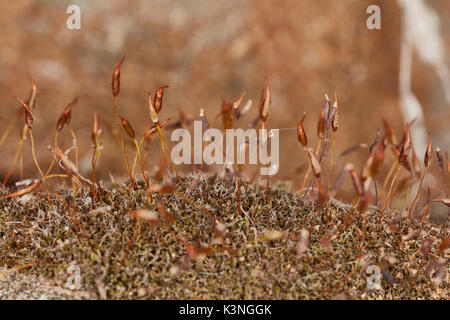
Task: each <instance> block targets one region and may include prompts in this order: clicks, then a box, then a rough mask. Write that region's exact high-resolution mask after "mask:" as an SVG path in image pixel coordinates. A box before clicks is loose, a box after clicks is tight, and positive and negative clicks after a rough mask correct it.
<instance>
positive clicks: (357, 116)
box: [0, 0, 450, 180]
mask: <svg viewBox="0 0 450 320" xmlns="http://www.w3.org/2000/svg"><path fill="white" fill-rule="evenodd" d="M425 3H426V4H427V6H429V8H430V9H432V10H433V11H434V12H435V13H436V15H437V16H438V18H439V30H438V31H439V35H438V36H439V39H441V41H442V45H443V48H444V49H445V52H446V53H447V54H446V56H445V62H446V64H447V66H448V65H450V19H449V16H450V2H448V1H437V0H435V1H425ZM1 4H2V6H1V7H2V11H1V12H0V30H1V31H0V32H1V35H0V70H1V72H0V97H1V100H0V101H1V102H0V104H1V106H0V117H1V120H0V121H1V122H0V123H2V126H1V127H2V131H3V130H4V129H3V128H5V127H6V126H7V124H8V122H9V119H11V118H12V117H13V116H14V114H15V112H16V111H17V109H18V108H19V105H18V103H17V102H16V101H15V99H14V98H13V96H14V95H17V96H18V97H22V98H26V97H27V96H28V94H29V90H30V84H29V80H28V78H27V72H29V73H30V74H31V75H32V77H33V78H34V80H35V81H36V83H37V86H38V89H39V95H38V102H37V109H36V112H35V126H34V128H33V130H34V134H35V137H36V140H37V148H38V149H37V153H38V156H39V158H40V161H41V164H42V166H43V167H45V168H46V167H47V166H48V164H49V162H50V154H49V152H48V151H47V150H46V149H45V146H47V145H48V144H51V143H53V138H54V133H55V124H56V120H57V119H58V117H59V115H60V113H61V111H62V110H63V108H64V107H65V106H66V105H67V104H68V103H69V102H70V101H71V100H72V99H73V98H74V97H75V96H79V97H80V101H79V103H78V105H77V106H76V107H75V108H74V110H73V114H72V126H73V127H74V129H75V131H76V132H77V134H78V138H79V140H80V142H79V144H80V150H81V157H80V159H81V164H82V166H81V168H82V170H84V172H85V173H86V174H87V173H88V172H89V170H90V156H91V142H90V133H91V126H92V119H93V112H94V110H96V111H98V112H99V113H101V115H102V117H103V118H104V119H106V120H108V121H110V122H113V121H114V117H113V109H112V96H111V75H112V71H113V68H114V66H115V65H116V64H117V63H118V61H119V60H120V58H121V57H122V55H124V54H126V60H125V63H124V65H123V66H122V69H121V92H120V95H119V100H118V101H119V112H120V113H121V114H122V115H123V116H124V117H126V118H127V119H128V120H129V121H130V122H131V123H132V124H133V126H134V127H135V129H136V131H137V132H138V135H139V136H141V135H142V133H143V130H144V128H145V124H146V122H147V121H150V119H149V117H148V115H147V108H148V106H147V96H146V92H147V89H150V90H152V91H153V90H155V89H157V88H158V87H159V86H160V85H164V84H169V85H170V88H169V89H167V91H166V94H165V101H164V108H163V111H162V116H161V117H162V118H166V117H171V118H172V119H173V120H176V118H177V108H178V109H182V110H183V111H184V112H185V113H186V114H187V115H188V116H192V117H198V110H199V108H200V107H203V108H205V110H206V116H207V117H208V119H209V120H210V121H211V120H212V118H213V117H214V116H215V115H216V114H217V112H218V111H219V108H220V105H221V102H222V99H225V100H228V101H232V100H235V99H237V98H238V97H239V95H240V94H241V93H242V92H243V91H247V98H251V99H252V100H253V102H254V105H253V108H252V110H251V111H250V114H248V115H246V116H245V118H244V119H242V120H241V121H240V122H239V124H238V125H239V126H241V127H246V126H247V124H248V122H249V121H251V120H252V119H253V118H254V115H255V114H256V112H257V104H258V100H259V94H260V90H261V89H262V87H263V85H264V77H265V76H267V77H268V79H269V81H270V84H271V88H272V95H273V99H272V110H271V114H270V116H269V120H268V126H269V127H270V128H293V127H296V125H297V122H298V119H299V118H300V116H301V115H302V113H303V112H304V111H307V121H306V130H307V132H308V134H309V136H310V139H311V141H312V142H313V143H312V144H313V145H315V141H314V140H315V131H316V122H317V118H318V114H319V112H320V110H321V108H322V106H323V102H324V94H325V93H328V94H329V95H330V97H331V96H333V95H334V91H335V90H336V91H337V93H338V96H339V100H340V106H341V110H342V116H341V128H340V129H339V131H338V142H337V151H338V152H339V151H342V150H344V149H345V148H346V147H348V146H350V145H352V144H355V143H359V142H366V143H370V142H371V141H372V140H373V138H374V137H375V134H376V130H377V128H380V129H382V122H381V118H382V117H385V118H386V119H388V120H389V121H390V122H391V125H392V126H393V127H394V128H395V129H396V130H397V132H399V131H400V130H401V128H402V126H403V124H404V119H403V117H402V114H401V112H400V107H399V85H398V78H399V75H398V73H399V61H400V44H401V37H402V31H401V30H402V22H401V21H402V20H401V18H402V9H401V7H400V6H399V5H398V3H397V1H375V0H370V1H365V0H364V1H361V0H345V1H323V0H322V1H287V0H283V1H269V0H258V1H256V0H255V1H237V0H236V1H203V0H189V1H170V0H152V1H145V0H136V1H131V0H130V1H106V0H105V1H100V0H96V1H77V0H71V1H51V0H49V1H26V0H15V1H6V0H2V1H1ZM71 4H76V5H79V6H80V8H81V30H68V29H67V28H66V19H67V18H68V16H69V14H67V13H66V8H67V6H69V5H71ZM371 4H377V5H379V6H380V8H381V30H368V29H367V28H366V19H367V18H368V16H369V15H368V14H367V13H366V8H367V7H368V6H369V5H371ZM421 23H423V22H422V21H420V20H418V21H417V26H421ZM411 89H412V91H413V92H414V94H415V96H416V97H417V99H418V100H419V101H420V103H421V105H422V106H423V108H424V112H425V124H426V128H427V130H428V131H429V132H431V134H432V137H433V139H434V142H435V144H437V145H439V146H440V147H441V149H443V150H448V149H449V148H450V137H449V132H448V123H449V120H450V108H449V103H448V102H447V101H446V99H445V93H444V91H445V86H443V85H442V83H441V82H440V79H439V77H438V76H437V75H436V72H435V70H434V69H433V67H431V66H430V65H429V64H427V63H425V62H422V61H421V60H420V59H419V58H418V57H417V54H415V53H413V64H412V80H411ZM144 119H145V121H144ZM20 121H22V120H20ZM113 123H114V122H113ZM21 126H22V122H20V123H18V124H17V125H16V128H15V129H14V131H13V132H12V135H11V136H10V137H9V138H8V140H7V141H6V143H5V145H4V146H3V147H2V149H1V150H0V153H1V162H0V177H1V178H2V179H3V177H4V175H5V173H6V171H7V170H8V168H9V166H10V163H11V161H12V158H13V155H14V152H15V148H16V143H17V140H18V135H19V132H20V127H21ZM280 140H281V146H280V154H281V159H280V165H281V168H280V171H279V173H278V175H277V176H276V177H275V178H274V179H282V180H298V179H300V177H299V176H298V175H297V173H296V172H297V171H296V169H297V168H298V167H299V166H301V165H302V164H303V163H305V161H306V158H305V155H304V152H303V151H302V150H301V149H300V148H299V144H298V142H297V138H296V134H295V131H294V130H286V131H282V132H281V134H280ZM61 142H62V143H65V145H66V146H67V145H68V144H70V135H69V134H68V132H67V131H66V130H64V134H63V138H62V140H61ZM25 150H26V151H25V168H26V171H25V172H26V177H29V176H35V175H36V174H37V173H36V171H35V168H34V166H33V165H32V160H31V154H30V151H29V147H27V148H26V149H25ZM119 150H120V147H119V145H117V143H116V142H115V141H114V140H113V139H112V137H111V135H110V134H109V132H108V131H106V132H105V148H104V151H103V153H102V158H101V161H100V164H99V173H100V175H101V176H102V177H107V176H108V172H114V173H116V174H119V173H120V174H123V173H125V171H124V166H123V160H122V158H121V152H120V151H119ZM153 150H155V151H157V153H159V143H158V142H157V141H155V142H154V145H153ZM132 154H133V152H132ZM156 155H157V154H155V156H156ZM366 157H367V153H366V152H359V153H355V154H353V155H351V156H349V157H348V159H346V160H348V161H352V162H354V163H355V165H356V166H357V167H360V165H361V164H362V163H363V162H364V161H365V159H366ZM419 158H422V155H419ZM153 160H155V158H152V161H153ZM153 163H155V162H154V161H153ZM342 164H343V163H342V162H341V163H338V169H339V167H340V166H341V165H342ZM386 166H387V167H389V165H386ZM17 177H18V171H17V170H16V172H15V174H14V175H13V177H12V179H13V180H14V179H17Z"/></svg>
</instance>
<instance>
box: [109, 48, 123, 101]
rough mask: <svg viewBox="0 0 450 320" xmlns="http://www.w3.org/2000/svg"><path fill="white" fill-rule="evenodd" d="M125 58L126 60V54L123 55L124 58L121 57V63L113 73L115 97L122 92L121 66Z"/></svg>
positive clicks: (112, 84) (112, 82)
mask: <svg viewBox="0 0 450 320" xmlns="http://www.w3.org/2000/svg"><path fill="white" fill-rule="evenodd" d="M124 60H125V56H123V57H122V59H120V62H119V64H118V65H117V66H116V67H115V68H114V72H113V75H112V81H111V87H112V95H113V97H117V96H118V95H119V92H120V67H121V66H122V63H123V61H124Z"/></svg>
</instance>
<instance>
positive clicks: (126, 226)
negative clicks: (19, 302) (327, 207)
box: [0, 176, 449, 299]
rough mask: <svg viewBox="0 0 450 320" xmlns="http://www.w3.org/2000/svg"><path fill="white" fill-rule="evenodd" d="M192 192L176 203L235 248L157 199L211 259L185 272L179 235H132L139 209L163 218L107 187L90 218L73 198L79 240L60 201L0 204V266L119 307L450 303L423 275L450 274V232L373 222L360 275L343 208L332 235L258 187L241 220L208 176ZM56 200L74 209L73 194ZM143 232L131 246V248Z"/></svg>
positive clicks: (142, 200) (144, 201)
mask: <svg viewBox="0 0 450 320" xmlns="http://www.w3.org/2000/svg"><path fill="white" fill-rule="evenodd" d="M194 180H195V179H194V178H192V177H185V178H183V179H182V183H181V185H180V186H179V187H178V191H180V192H183V193H185V194H186V195H188V196H189V197H190V198H192V199H195V200H196V201H197V202H198V203H199V204H201V205H203V206H204V207H206V208H207V209H209V210H210V211H212V212H214V214H215V215H216V217H217V221H218V222H219V223H221V224H223V225H225V227H226V231H227V233H228V236H227V238H226V239H225V241H224V242H223V243H222V244H220V241H217V239H216V241H214V242H219V243H215V244H212V243H214V242H213V240H214V238H216V235H215V234H214V233H212V232H211V227H212V221H211V218H209V217H208V216H207V215H206V214H204V213H203V212H202V211H200V210H198V209H197V208H195V207H194V206H192V205H191V204H188V203H186V201H183V200H182V199H181V198H180V197H179V196H177V195H173V194H166V195H157V196H156V200H157V201H159V200H164V204H165V206H166V209H167V211H168V212H170V213H171V214H172V215H173V216H174V217H175V218H176V220H177V223H176V226H175V228H176V230H177V233H178V234H179V235H180V236H181V237H184V239H185V240H187V241H190V242H192V243H194V244H195V245H196V246H203V247H209V246H212V247H213V248H214V252H213V253H212V254H210V255H208V256H207V257H206V258H204V259H203V260H199V261H194V262H193V263H192V264H190V265H189V266H186V265H185V255H186V250H185V245H184V244H183V243H182V242H181V241H179V240H178V239H177V238H176V237H175V236H174V233H171V232H169V231H168V230H174V229H173V228H172V226H173V224H171V223H169V222H168V221H167V220H166V219H164V218H163V217H160V221H161V223H163V225H164V226H166V227H163V225H159V226H156V227H155V228H152V226H151V225H150V224H148V223H146V222H144V221H139V222H138V223H137V224H136V225H135V223H134V220H133V219H132V218H130V216H129V215H127V213H129V212H130V211H132V210H134V209H136V208H150V209H154V210H156V203H154V204H151V205H150V206H149V205H148V198H147V196H146V195H145V194H144V192H143V191H144V186H143V185H142V184H140V189H139V190H137V191H135V192H133V193H132V195H131V197H130V198H129V197H128V196H127V194H126V192H124V190H123V189H122V188H121V187H119V186H118V185H117V184H111V185H109V186H105V191H106V197H105V199H104V201H103V202H102V203H97V206H96V209H95V210H93V211H91V200H90V196H89V190H87V189H82V190H80V192H79V194H78V196H77V198H76V207H77V212H76V218H77V220H79V222H80V225H81V228H80V229H79V231H78V236H79V239H78V238H77V235H76V232H75V230H76V228H74V221H75V220H74V217H73V216H72V215H71V214H70V213H69V212H68V211H67V209H66V207H65V206H64V204H63V201H61V200H60V199H59V198H57V197H54V198H53V199H52V200H53V201H52V202H53V203H52V204H50V203H49V202H48V200H47V198H46V195H45V193H42V194H38V195H27V196H24V197H22V198H14V199H9V200H1V201H0V261H3V262H8V261H9V262H16V263H27V262H31V261H38V263H37V264H36V265H34V266H32V267H29V268H27V269H23V270H21V271H20V272H25V273H31V274H37V275H39V276H43V277H45V278H49V279H53V280H54V283H55V284H56V285H57V286H61V287H63V286H64V285H65V283H66V281H67V279H68V276H69V275H68V274H67V272H66V271H67V267H68V266H69V265H71V264H76V265H77V266H79V268H80V271H81V276H82V290H83V291H87V292H90V294H91V296H94V297H99V298H101V297H104V294H106V296H107V297H108V298H114V299H117V298H125V299H129V298H131V299H134V298H150V299H188V298H189V299H317V298H338V297H344V298H356V299H360V298H363V299H364V298H395V299H416V298H420V299H422V298H423V299H434V298H444V299H448V298H449V292H448V277H449V276H448V272H447V275H446V276H444V279H443V280H442V282H441V283H440V284H436V283H434V282H433V281H432V279H433V276H434V275H435V273H434V271H433V272H431V273H429V274H425V272H424V269H425V268H426V267H427V266H428V265H429V264H430V263H431V262H432V261H433V260H436V259H438V258H440V259H441V260H440V261H441V262H443V263H444V268H445V269H444V271H445V270H446V269H447V260H448V259H447V258H448V257H447V258H446V257H442V256H441V257H439V251H438V249H437V247H438V246H439V244H440V241H441V240H440V239H441V238H442V236H443V235H444V234H443V232H446V234H447V236H448V230H444V231H442V230H441V227H440V226H437V225H432V224H430V223H420V222H411V221H409V220H408V219H403V220H400V221H399V222H398V223H397V226H398V232H397V233H392V232H389V227H388V222H389V221H391V220H392V217H386V218H384V220H383V222H382V223H381V224H378V223H377V218H378V217H379V213H377V212H375V211H371V212H369V214H368V232H367V239H366V246H365V249H364V258H363V260H364V261H365V263H358V255H359V249H360V243H361V235H360V233H359V231H358V229H359V228H361V219H360V217H359V216H358V215H356V216H355V219H354V221H353V222H354V226H353V227H348V228H346V229H345V230H344V231H343V232H342V233H341V234H339V233H338V232H337V228H338V227H339V225H340V224H341V219H342V217H343V215H344V214H345V213H346V212H347V209H346V208H345V207H343V206H339V205H334V206H333V207H332V208H331V215H332V222H331V223H330V224H329V225H328V226H326V225H325V224H324V223H323V222H322V217H321V214H318V212H319V210H318V209H317V208H316V207H315V205H314V204H313V203H304V202H302V201H301V200H299V199H298V198H297V197H296V196H295V195H293V194H291V193H288V192H286V191H283V190H281V189H279V188H274V189H272V190H271V191H270V204H266V203H265V201H264V196H265V194H264V188H263V187H260V186H258V185H255V184H249V183H242V186H243V192H242V209H243V212H242V214H241V215H238V210H237V196H236V192H235V191H236V185H237V184H236V181H231V180H226V179H220V178H216V177H211V176H202V177H201V178H200V180H199V181H198V184H195V183H194ZM191 189H192V190H191ZM1 193H2V194H6V193H7V190H6V189H3V190H1ZM56 193H57V194H59V195H60V196H62V197H63V198H64V199H66V201H67V202H69V203H70V202H71V201H72V192H71V191H67V190H64V189H60V190H57V192H56ZM134 226H136V228H134ZM302 229H307V230H309V231H310V232H311V237H310V246H309V247H308V248H307V250H306V252H305V253H304V255H303V257H301V258H299V257H298V256H297V245H298V238H299V234H300V232H301V230H302ZM136 230H138V231H139V232H138V233H137V238H136V241H134V242H130V239H131V237H132V236H133V233H134V232H136ZM266 230H280V231H282V232H283V236H282V237H281V238H279V239H276V240H272V241H269V240H264V236H263V235H264V232H265V231H266ZM413 230H420V234H419V235H418V236H417V237H416V238H414V239H411V240H405V241H403V240H402V236H403V235H406V234H408V233H409V232H411V231H413ZM173 232H175V231H173ZM326 235H330V236H331V238H330V240H331V241H330V246H329V247H327V246H326V245H324V243H325V242H326V240H327V237H326ZM324 237H325V240H324ZM87 239H89V240H90V242H91V244H92V246H93V248H91V247H90V246H89V244H88V241H87ZM426 239H432V240H433V242H432V245H431V253H430V254H429V255H428V257H426V258H425V257H424V255H423V254H422V252H421V246H422V245H423V243H424V241H425V240H426ZM321 240H323V241H321ZM130 244H132V245H131V247H130V250H129V255H128V258H127V260H126V263H125V266H123V267H122V266H121V262H123V261H124V256H125V252H126V251H127V246H129V245H130ZM224 248H226V249H227V250H224ZM93 251H95V253H94V252H93ZM370 264H378V265H380V266H381V267H382V269H383V274H384V277H383V281H382V287H383V289H382V290H379V291H375V292H370V291H368V290H367V287H366V279H367V277H368V275H367V274H366V273H365V272H364V266H367V265H370ZM361 265H362V267H361ZM391 277H392V278H391ZM392 279H393V280H394V281H395V282H394V283H392ZM103 291H104V292H103Z"/></svg>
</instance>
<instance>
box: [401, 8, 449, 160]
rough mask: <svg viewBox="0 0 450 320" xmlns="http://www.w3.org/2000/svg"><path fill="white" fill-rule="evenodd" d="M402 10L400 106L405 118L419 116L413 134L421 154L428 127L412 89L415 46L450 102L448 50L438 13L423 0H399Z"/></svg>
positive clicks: (407, 119)
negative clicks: (437, 78)
mask: <svg viewBox="0 0 450 320" xmlns="http://www.w3.org/2000/svg"><path fill="white" fill-rule="evenodd" d="M397 2H398V4H399V6H400V8H401V9H402V11H403V26H402V29H403V30H402V40H401V41H402V43H401V49H400V50H401V51H400V70H399V91H400V106H401V111H402V113H403V117H404V119H405V121H407V122H409V121H411V120H413V119H414V118H416V119H417V120H416V122H415V123H414V125H413V126H412V127H411V137H412V140H413V142H414V148H415V149H416V151H417V154H418V156H419V157H421V156H423V155H424V154H425V150H426V146H427V130H426V127H425V123H424V119H423V111H422V107H421V105H420V102H419V101H418V100H417V98H416V96H415V95H414V93H413V92H412V91H411V69H412V50H413V49H415V50H416V52H417V55H418V57H419V58H420V60H422V61H423V62H426V63H428V64H430V65H431V66H432V67H433V68H434V70H435V72H436V74H437V75H438V77H439V79H440V81H441V84H442V86H443V89H444V93H445V98H446V100H447V102H449V103H450V73H449V70H448V67H447V65H446V64H445V59H444V57H445V52H444V47H443V44H442V39H441V36H440V30H439V17H438V15H437V14H436V12H434V11H433V10H432V9H431V8H429V7H428V6H427V5H426V4H425V2H424V1H423V0H397Z"/></svg>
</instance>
